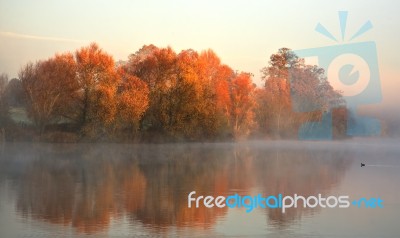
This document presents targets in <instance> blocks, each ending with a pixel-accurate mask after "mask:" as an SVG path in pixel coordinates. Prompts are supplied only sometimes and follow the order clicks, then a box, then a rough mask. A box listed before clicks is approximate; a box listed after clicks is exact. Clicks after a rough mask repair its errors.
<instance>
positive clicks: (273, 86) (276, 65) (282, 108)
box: [261, 48, 301, 137]
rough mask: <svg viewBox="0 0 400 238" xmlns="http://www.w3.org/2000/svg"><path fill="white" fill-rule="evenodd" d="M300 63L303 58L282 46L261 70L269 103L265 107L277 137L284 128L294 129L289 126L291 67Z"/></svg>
mask: <svg viewBox="0 0 400 238" xmlns="http://www.w3.org/2000/svg"><path fill="white" fill-rule="evenodd" d="M300 64H301V60H300V59H299V58H298V57H297V55H295V54H294V53H293V52H292V51H291V50H290V49H288V48H281V49H279V51H278V53H276V54H273V55H271V57H270V61H269V64H268V66H267V67H264V68H263V69H262V70H261V73H262V79H263V80H264V81H265V90H266V95H265V99H266V100H267V101H268V104H269V105H268V106H267V108H265V110H268V115H267V118H268V121H269V130H270V133H271V134H272V135H274V136H275V137H280V136H282V134H283V133H282V129H284V131H290V130H291V129H292V128H291V129H289V128H288V127H290V126H291V121H290V120H289V119H291V118H293V113H292V108H291V99H290V82H289V81H290V79H289V69H293V68H298V67H299V66H300ZM264 105H266V104H264ZM262 123H263V122H262Z"/></svg>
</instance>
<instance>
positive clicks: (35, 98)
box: [19, 53, 78, 133]
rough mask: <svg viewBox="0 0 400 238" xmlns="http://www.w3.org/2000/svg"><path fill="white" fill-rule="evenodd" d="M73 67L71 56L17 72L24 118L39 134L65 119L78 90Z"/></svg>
mask: <svg viewBox="0 0 400 238" xmlns="http://www.w3.org/2000/svg"><path fill="white" fill-rule="evenodd" d="M75 67H76V65H75V61H74V58H73V56H72V54H69V53H67V54H61V55H55V56H54V57H53V58H50V59H48V60H46V61H39V62H37V63H35V64H33V63H29V64H27V65H26V66H25V67H23V68H22V69H21V70H20V72H19V78H20V80H21V83H22V87H23V89H24V92H25V95H26V103H27V112H28V116H29V117H30V118H31V119H32V121H33V122H34V124H35V125H36V127H37V128H38V130H39V132H40V133H43V131H44V130H45V128H46V126H47V125H48V124H49V123H51V122H56V121H58V120H60V119H61V118H62V117H63V116H67V114H66V112H67V111H68V109H69V106H70V102H71V100H70V98H71V97H72V96H73V95H74V94H75V93H76V90H77V89H78V87H77V86H78V85H77V84H76V81H75Z"/></svg>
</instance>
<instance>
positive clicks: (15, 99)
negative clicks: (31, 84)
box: [4, 78, 25, 107]
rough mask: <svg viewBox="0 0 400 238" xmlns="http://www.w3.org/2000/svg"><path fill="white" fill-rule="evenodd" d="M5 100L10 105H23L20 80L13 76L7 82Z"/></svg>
mask: <svg viewBox="0 0 400 238" xmlns="http://www.w3.org/2000/svg"><path fill="white" fill-rule="evenodd" d="M4 94H5V100H6V102H7V103H8V105H9V106H10V107H22V106H25V95H24V90H23V88H22V83H21V80H19V79H17V78H13V79H11V80H10V82H8V84H7V87H6V90H5V92H4Z"/></svg>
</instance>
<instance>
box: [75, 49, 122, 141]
mask: <svg viewBox="0 0 400 238" xmlns="http://www.w3.org/2000/svg"><path fill="white" fill-rule="evenodd" d="M75 58H76V64H77V71H76V75H77V82H78V84H79V88H80V92H81V93H80V96H79V110H78V113H79V115H78V117H79V125H80V128H81V132H82V133H83V135H84V136H88V137H91V138H97V137H99V136H101V135H104V134H107V132H108V129H110V127H112V124H113V122H114V120H115V116H116V114H117V101H116V100H117V99H116V94H117V86H118V76H117V73H116V71H115V67H114V60H113V58H112V56H110V55H109V54H107V53H106V52H104V51H103V50H102V49H101V48H100V47H99V46H98V45H97V44H95V43H92V44H91V45H90V46H88V47H83V48H81V49H80V50H77V51H76V53H75Z"/></svg>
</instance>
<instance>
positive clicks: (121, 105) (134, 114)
mask: <svg viewBox="0 0 400 238" xmlns="http://www.w3.org/2000/svg"><path fill="white" fill-rule="evenodd" d="M118 77H119V86H118V92H117V96H118V98H117V107H118V109H117V122H116V123H117V128H118V129H119V130H122V131H126V132H128V134H129V135H135V134H136V131H137V130H138V129H139V123H140V120H141V118H142V117H143V114H144V113H145V112H146V110H147V108H148V107H149V89H148V87H147V84H146V83H145V82H143V81H142V80H140V79H139V78H138V77H136V76H132V75H130V74H128V73H127V72H126V71H125V70H124V69H123V68H119V69H118Z"/></svg>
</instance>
